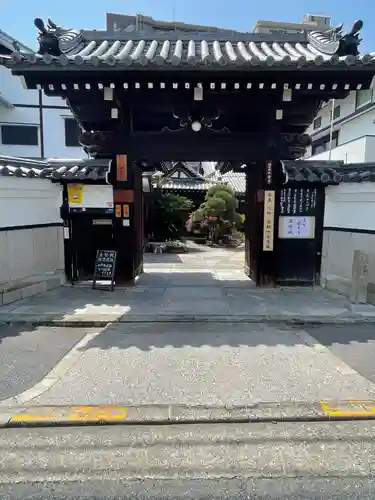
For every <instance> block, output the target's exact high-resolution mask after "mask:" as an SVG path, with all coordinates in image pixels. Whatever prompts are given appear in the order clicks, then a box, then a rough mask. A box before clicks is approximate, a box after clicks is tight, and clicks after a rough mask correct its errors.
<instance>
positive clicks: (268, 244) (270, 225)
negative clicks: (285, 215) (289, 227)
mask: <svg viewBox="0 0 375 500" xmlns="http://www.w3.org/2000/svg"><path fill="white" fill-rule="evenodd" d="M274 226H275V191H264V216H263V250H264V251H265V252H272V251H273V239H274V236H273V234H274Z"/></svg>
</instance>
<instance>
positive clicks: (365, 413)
mask: <svg viewBox="0 0 375 500" xmlns="http://www.w3.org/2000/svg"><path fill="white" fill-rule="evenodd" d="M320 406H321V407H322V410H323V411H324V413H326V414H327V415H328V416H329V417H372V416H375V401H373V400H368V401H366V400H351V401H345V402H342V403H341V402H340V403H331V402H329V401H321V402H320Z"/></svg>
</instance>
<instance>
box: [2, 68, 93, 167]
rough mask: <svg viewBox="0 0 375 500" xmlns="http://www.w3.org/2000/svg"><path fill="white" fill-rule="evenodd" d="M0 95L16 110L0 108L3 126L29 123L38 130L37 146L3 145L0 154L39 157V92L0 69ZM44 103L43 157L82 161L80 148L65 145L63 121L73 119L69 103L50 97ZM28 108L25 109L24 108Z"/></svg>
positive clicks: (44, 98)
mask: <svg viewBox="0 0 375 500" xmlns="http://www.w3.org/2000/svg"><path fill="white" fill-rule="evenodd" d="M0 93H1V95H2V96H3V97H4V98H5V99H6V100H7V101H8V102H10V103H11V104H13V105H15V106H14V107H13V108H11V109H10V108H6V107H4V106H1V105H0V125H1V124H4V123H14V124H20V125H21V124H30V125H37V126H38V127H39V144H38V146H19V145H5V144H1V136H0V154H3V155H6V156H21V157H22V156H25V157H31V158H40V156H41V149H40V143H41V140H40V117H39V93H38V91H37V90H27V89H25V88H23V86H22V81H21V79H20V78H19V77H18V76H14V75H12V73H11V71H9V70H8V69H6V68H4V67H3V66H0ZM42 104H43V122H44V123H43V131H44V156H45V157H46V158H48V157H51V158H52V157H53V158H80V157H83V156H85V153H84V151H83V150H82V148H81V147H70V146H66V145H65V129H64V118H66V117H71V118H72V117H73V116H72V113H71V111H70V109H69V108H68V106H67V104H66V102H65V101H64V100H63V99H62V98H60V97H48V96H46V95H45V94H44V93H43V94H42ZM25 105H26V106H28V107H24V106H25Z"/></svg>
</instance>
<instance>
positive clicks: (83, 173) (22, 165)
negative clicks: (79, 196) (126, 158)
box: [0, 156, 108, 180]
mask: <svg viewBox="0 0 375 500" xmlns="http://www.w3.org/2000/svg"><path fill="white" fill-rule="evenodd" d="M107 170H108V160H91V159H87V158H82V159H78V160H74V159H73V160H71V159H66V160H64V159H58V160H54V159H49V160H30V159H26V158H14V157H10V156H0V175H4V176H5V175H9V176H15V177H26V178H33V177H34V178H40V179H55V180H60V179H66V180H75V179H76V180H85V179H86V180H87V179H89V180H97V179H103V180H104V179H105V173H106V172H107Z"/></svg>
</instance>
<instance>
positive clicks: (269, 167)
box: [266, 161, 272, 185]
mask: <svg viewBox="0 0 375 500" xmlns="http://www.w3.org/2000/svg"><path fill="white" fill-rule="evenodd" d="M266 184H268V185H270V184H272V161H268V162H267V163H266Z"/></svg>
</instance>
